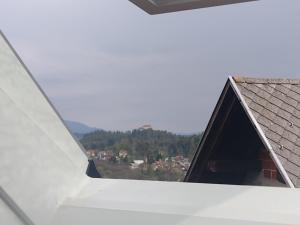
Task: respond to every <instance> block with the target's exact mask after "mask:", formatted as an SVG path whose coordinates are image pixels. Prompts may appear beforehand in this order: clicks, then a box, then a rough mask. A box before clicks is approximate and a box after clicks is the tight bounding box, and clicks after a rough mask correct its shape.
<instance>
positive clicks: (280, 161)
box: [185, 76, 300, 187]
mask: <svg viewBox="0 0 300 225" xmlns="http://www.w3.org/2000/svg"><path fill="white" fill-rule="evenodd" d="M232 90H233V93H234V95H235V98H236V99H238V100H239V102H240V103H241V106H242V108H243V110H244V112H246V114H247V117H248V118H249V120H250V122H251V123H252V125H253V127H254V128H255V130H256V133H257V134H258V137H259V138H260V140H261V142H262V144H263V145H264V146H265V148H266V150H268V151H269V153H270V156H271V158H272V159H273V160H274V162H275V164H276V166H277V168H278V170H279V172H280V173H281V175H282V177H283V179H284V181H285V182H286V184H287V185H288V186H290V187H300V79H265V78H249V77H239V76H237V77H229V79H228V81H227V82H226V85H225V87H224V90H223V91H222V94H221V96H220V99H219V101H218V103H217V106H216V107H215V110H214V112H213V114H212V116H211V119H210V121H209V123H208V126H207V128H206V130H205V132H204V135H203V138H202V141H201V143H200V145H199V147H198V149H197V152H196V155H195V157H194V159H193V161H192V164H191V167H190V169H189V171H188V173H187V176H186V177H185V181H189V182H191V181H192V182H194V179H195V178H194V177H195V176H198V175H197V174H200V173H201V168H200V169H199V168H198V167H201V164H203V162H202V160H204V159H202V158H205V154H207V151H208V150H207V149H210V148H211V147H210V145H212V144H213V142H212V141H211V140H212V139H211V137H212V136H216V134H215V132H216V131H217V132H222V130H221V129H220V128H219V127H218V126H219V122H220V121H221V120H224V117H223V116H222V115H223V114H224V112H225V111H224V110H223V111H222V108H224V107H225V108H226V107H227V106H226V101H225V100H226V98H228V96H231V94H229V93H231V92H232ZM220 130H221V131H220ZM213 138H214V137H213Z"/></svg>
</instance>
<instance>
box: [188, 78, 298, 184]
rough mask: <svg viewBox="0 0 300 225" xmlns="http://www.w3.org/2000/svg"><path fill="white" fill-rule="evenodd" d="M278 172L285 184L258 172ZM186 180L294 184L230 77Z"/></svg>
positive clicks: (224, 182)
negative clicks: (272, 180)
mask: <svg viewBox="0 0 300 225" xmlns="http://www.w3.org/2000/svg"><path fill="white" fill-rule="evenodd" d="M262 156H263V158H262ZM266 156H267V158H266ZM266 165H267V166H271V167H272V166H273V167H274V168H270V169H272V170H270V171H274V173H275V174H274V175H273V172H270V174H269V175H268V173H266V172H268V170H266V168H265V166H266ZM208 170H209V171H210V172H207V171H208ZM211 171H213V172H212V173H211ZM258 171H259V172H258ZM214 172H215V173H214ZM277 172H279V173H278V177H279V178H280V179H279V180H281V181H282V183H274V182H273V183H272V182H269V183H268V182H266V181H264V180H263V179H264V178H259V176H260V175H259V174H264V173H265V175H268V176H270V177H272V176H273V177H274V176H275V177H277V174H276V173H277ZM216 174H218V175H216ZM254 177H255V181H253V180H254ZM185 181H187V182H204V183H223V184H246V185H269V186H283V185H282V184H283V183H285V184H286V185H287V186H289V187H294V184H293V183H292V182H291V180H290V178H289V176H288V174H287V173H286V171H285V169H284V167H283V166H282V163H281V161H280V160H279V159H278V157H277V155H276V154H275V153H274V151H273V149H272V146H271V145H270V143H269V141H268V139H266V137H265V134H264V132H263V130H262V129H261V128H260V125H259V124H258V122H257V121H256V118H255V117H254V116H253V113H252V111H251V110H250V109H249V107H248V105H247V102H246V101H245V99H244V98H243V95H242V94H241V93H240V90H239V88H238V86H237V84H236V83H235V80H234V79H233V78H231V77H230V78H229V79H228V81H227V82H226V85H225V87H224V89H223V92H222V94H221V96H220V99H219V101H218V103H217V106H216V107H215V110H214V112H213V114H212V117H211V119H210V121H209V123H208V126H207V129H206V130H205V132H204V135H203V139H202V141H201V143H200V145H199V147H198V150H197V152H196V155H195V157H194V159H193V161H192V164H191V167H190V169H189V171H188V173H187V176H186V178H185Z"/></svg>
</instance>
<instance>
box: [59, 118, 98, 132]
mask: <svg viewBox="0 0 300 225" xmlns="http://www.w3.org/2000/svg"><path fill="white" fill-rule="evenodd" d="M65 123H66V125H67V126H68V127H69V129H70V130H71V131H72V133H74V134H87V133H91V132H94V131H96V130H101V129H98V128H95V127H90V126H88V125H85V124H83V123H79V122H75V121H69V120H65Z"/></svg>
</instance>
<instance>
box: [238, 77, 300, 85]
mask: <svg viewBox="0 0 300 225" xmlns="http://www.w3.org/2000/svg"><path fill="white" fill-rule="evenodd" d="M233 79H234V81H235V82H236V83H248V84H294V85H300V78H299V79H288V78H255V77H242V76H234V77H233Z"/></svg>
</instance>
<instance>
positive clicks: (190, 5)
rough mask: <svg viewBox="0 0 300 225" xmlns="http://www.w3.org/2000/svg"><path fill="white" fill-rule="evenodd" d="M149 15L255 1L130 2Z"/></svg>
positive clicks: (179, 0) (148, 0) (178, 0)
mask: <svg viewBox="0 0 300 225" xmlns="http://www.w3.org/2000/svg"><path fill="white" fill-rule="evenodd" d="M130 1H131V2H133V3H134V4H135V5H137V6H138V7H140V8H141V9H143V10H144V11H146V12H147V13H149V14H161V13H168V12H176V11H182V10H190V9H197V8H206V7H212V6H219V5H228V4H236V3H242V2H250V1H257V0H130Z"/></svg>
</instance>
